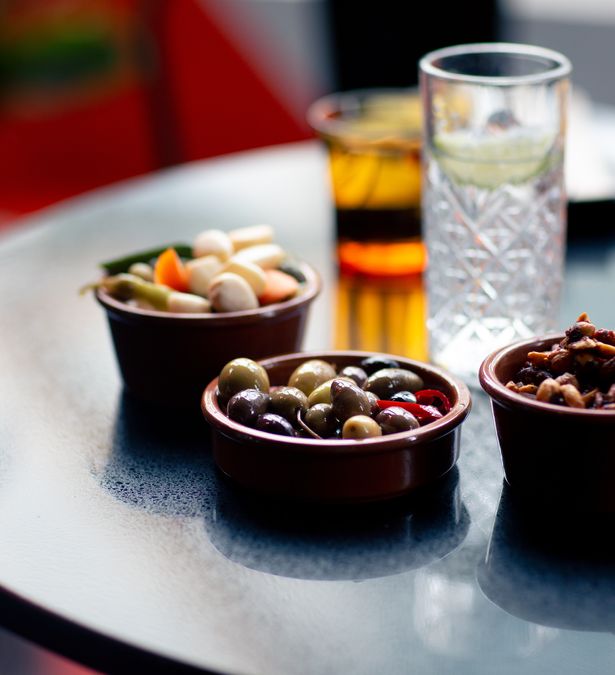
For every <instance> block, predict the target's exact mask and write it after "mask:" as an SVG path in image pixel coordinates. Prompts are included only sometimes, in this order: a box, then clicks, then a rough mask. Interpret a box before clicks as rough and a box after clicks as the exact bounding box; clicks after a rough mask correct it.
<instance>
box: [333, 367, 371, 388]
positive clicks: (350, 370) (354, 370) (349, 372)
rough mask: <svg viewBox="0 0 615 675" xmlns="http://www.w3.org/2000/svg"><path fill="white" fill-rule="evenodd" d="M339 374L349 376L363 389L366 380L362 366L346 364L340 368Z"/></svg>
mask: <svg viewBox="0 0 615 675" xmlns="http://www.w3.org/2000/svg"><path fill="white" fill-rule="evenodd" d="M339 376H340V377H349V378H350V379H351V380H353V382H354V383H355V384H356V385H357V387H361V389H363V387H364V386H365V383H366V382H367V373H366V372H365V371H364V370H363V368H359V366H346V367H345V368H342V369H341V370H340V372H339Z"/></svg>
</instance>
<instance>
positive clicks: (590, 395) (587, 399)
mask: <svg viewBox="0 0 615 675" xmlns="http://www.w3.org/2000/svg"><path fill="white" fill-rule="evenodd" d="M597 394H598V390H597V389H592V390H591V391H588V392H587V393H586V394H583V402H584V403H585V407H586V408H589V407H590V406H591V404H592V403H594V401H595V400H596V395H597Z"/></svg>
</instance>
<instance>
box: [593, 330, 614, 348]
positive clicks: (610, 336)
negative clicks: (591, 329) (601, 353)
mask: <svg viewBox="0 0 615 675" xmlns="http://www.w3.org/2000/svg"><path fill="white" fill-rule="evenodd" d="M594 337H595V339H596V340H598V341H600V342H605V343H606V344H607V345H615V330H605V329H604V328H599V329H598V330H597V331H596V332H595V333H594Z"/></svg>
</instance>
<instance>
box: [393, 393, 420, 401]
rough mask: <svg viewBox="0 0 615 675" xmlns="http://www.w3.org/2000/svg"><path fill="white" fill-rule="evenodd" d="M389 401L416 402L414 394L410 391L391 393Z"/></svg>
mask: <svg viewBox="0 0 615 675" xmlns="http://www.w3.org/2000/svg"><path fill="white" fill-rule="evenodd" d="M389 400H390V401H402V402H403V403H416V396H415V395H414V394H413V393H412V392H411V391H398V392H397V393H396V394H393V396H391V398H390V399H389Z"/></svg>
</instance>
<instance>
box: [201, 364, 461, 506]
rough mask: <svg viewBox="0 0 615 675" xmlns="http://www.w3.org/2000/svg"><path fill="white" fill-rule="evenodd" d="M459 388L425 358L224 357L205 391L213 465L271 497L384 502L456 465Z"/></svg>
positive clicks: (203, 401)
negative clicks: (227, 359) (427, 362)
mask: <svg viewBox="0 0 615 675" xmlns="http://www.w3.org/2000/svg"><path fill="white" fill-rule="evenodd" d="M470 406H471V401H470V394H469V391H468V389H467V387H466V386H465V385H464V384H463V383H462V382H461V381H460V380H458V379H457V378H455V377H453V376H451V375H449V374H447V373H445V372H443V371H442V370H440V369H438V368H436V367H434V366H431V365H429V364H426V363H421V362H419V361H414V360H411V359H406V358H402V357H397V356H395V357H393V356H390V355H384V354H371V353H367V352H354V351H329V352H320V353H309V354H308V353H294V354H285V355H281V356H275V357H271V358H268V359H264V360H261V361H258V362H257V361H253V360H252V359H249V358H245V357H239V358H235V359H232V360H231V361H229V362H228V363H227V364H226V365H225V366H224V368H223V369H222V370H221V372H220V375H219V376H218V377H217V378H216V379H214V380H213V381H212V382H211V383H210V384H209V385H208V386H207V388H206V389H205V391H204V392H203V396H202V400H201V408H202V410H203V414H204V416H205V418H206V420H207V421H208V422H209V423H210V425H211V426H212V428H213V435H212V448H213V455H214V459H215V461H216V464H217V465H218V467H219V468H220V469H221V471H222V472H223V473H224V474H226V476H228V477H229V478H231V479H232V480H234V481H235V482H236V483H238V484H240V485H242V486H244V487H246V488H249V489H252V490H255V491H257V492H261V493H267V494H269V495H275V496H278V497H283V498H289V499H295V500H301V501H321V502H339V503H344V502H367V501H375V500H381V499H388V498H392V497H396V496H399V495H403V494H406V493H408V492H411V491H412V490H414V489H416V488H419V487H422V486H425V485H427V484H429V483H431V482H434V481H436V480H437V479H438V478H439V477H440V476H443V475H444V474H445V473H447V472H448V471H449V470H450V469H451V468H452V467H453V466H454V465H455V463H456V461H457V457H458V454H459V439H460V425H461V423H462V422H463V420H464V419H465V417H466V416H467V414H468V412H469V410H470Z"/></svg>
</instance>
